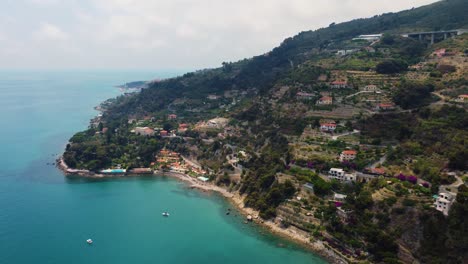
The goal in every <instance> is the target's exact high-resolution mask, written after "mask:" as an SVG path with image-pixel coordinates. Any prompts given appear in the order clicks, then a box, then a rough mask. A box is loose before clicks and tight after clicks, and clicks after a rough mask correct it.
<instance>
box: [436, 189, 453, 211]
mask: <svg viewBox="0 0 468 264" xmlns="http://www.w3.org/2000/svg"><path fill="white" fill-rule="evenodd" d="M454 200H455V195H454V194H452V193H444V192H441V193H439V195H438V196H436V200H435V202H434V206H435V209H436V210H437V211H440V212H442V213H443V214H444V215H445V216H447V215H448V213H449V211H450V207H451V206H452V204H453V201H454Z"/></svg>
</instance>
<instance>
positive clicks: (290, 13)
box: [0, 0, 435, 69]
mask: <svg viewBox="0 0 468 264" xmlns="http://www.w3.org/2000/svg"><path fill="white" fill-rule="evenodd" d="M431 2H435V0H413V1H408V0H393V1H375V0H237V1H227V0H170V1H167V0H70V1H59V0H17V1H10V3H9V5H6V6H5V7H4V8H2V9H0V31H1V32H2V35H3V36H7V38H8V40H9V41H7V42H3V43H0V45H1V47H2V49H4V50H15V51H17V50H18V48H17V47H21V48H22V49H24V51H23V54H24V55H23V56H22V59H21V60H18V59H17V60H16V63H17V65H18V67H24V68H32V67H43V65H42V64H39V63H38V62H41V61H48V62H50V63H49V64H48V65H47V66H48V67H52V68H54V67H55V68H192V69H195V68H203V67H214V66H218V65H220V64H221V62H223V61H236V60H239V59H243V58H246V57H251V56H254V55H258V54H262V53H265V52H267V51H269V50H271V49H272V48H274V47H275V46H277V45H279V43H281V42H282V41H283V40H284V39H285V38H287V37H291V36H293V35H295V34H297V33H298V32H300V31H304V30H311V29H317V28H320V27H324V26H327V25H328V24H330V23H332V22H337V23H338V22H343V21H347V20H350V19H353V18H360V17H370V16H373V15H376V14H381V13H384V12H396V11H399V10H402V9H408V8H411V7H414V6H420V5H423V4H428V3H431ZM7 17H12V18H14V20H15V22H14V23H12V22H8V24H7V23H6V18H7ZM2 26H3V27H2ZM19 43H22V45H19ZM28 52H32V53H31V54H29V53H28ZM51 58H54V59H51ZM11 59H16V58H13V57H11V58H10V60H11ZM7 61H9V58H8V57H5V56H4V57H3V58H2V60H0V68H8V67H10V66H11V64H8V63H7Z"/></svg>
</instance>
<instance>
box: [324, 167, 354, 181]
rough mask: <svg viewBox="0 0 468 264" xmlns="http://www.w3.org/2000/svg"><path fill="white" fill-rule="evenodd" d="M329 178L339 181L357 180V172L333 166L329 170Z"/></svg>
mask: <svg viewBox="0 0 468 264" xmlns="http://www.w3.org/2000/svg"><path fill="white" fill-rule="evenodd" d="M328 178H330V179H335V180H339V181H356V174H355V173H346V172H345V171H344V170H343V169H339V168H331V169H330V170H329V171H328Z"/></svg>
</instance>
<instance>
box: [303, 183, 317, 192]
mask: <svg viewBox="0 0 468 264" xmlns="http://www.w3.org/2000/svg"><path fill="white" fill-rule="evenodd" d="M302 187H303V188H304V190H305V191H307V192H311V193H314V185H313V184H312V183H310V182H308V183H306V184H304V185H302Z"/></svg>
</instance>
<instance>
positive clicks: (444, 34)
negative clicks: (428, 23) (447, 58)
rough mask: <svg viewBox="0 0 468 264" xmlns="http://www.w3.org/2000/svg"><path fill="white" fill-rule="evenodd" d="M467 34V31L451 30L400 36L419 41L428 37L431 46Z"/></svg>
mask: <svg viewBox="0 0 468 264" xmlns="http://www.w3.org/2000/svg"><path fill="white" fill-rule="evenodd" d="M467 32H468V29H453V30H442V31H427V32H412V33H404V34H401V36H402V37H405V38H416V39H419V40H420V41H424V40H426V39H427V38H428V37H429V38H430V41H431V45H432V44H434V43H435V42H436V41H438V40H445V39H447V38H451V37H454V36H458V35H461V34H463V33H467Z"/></svg>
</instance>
